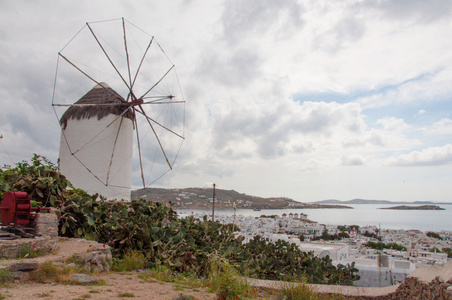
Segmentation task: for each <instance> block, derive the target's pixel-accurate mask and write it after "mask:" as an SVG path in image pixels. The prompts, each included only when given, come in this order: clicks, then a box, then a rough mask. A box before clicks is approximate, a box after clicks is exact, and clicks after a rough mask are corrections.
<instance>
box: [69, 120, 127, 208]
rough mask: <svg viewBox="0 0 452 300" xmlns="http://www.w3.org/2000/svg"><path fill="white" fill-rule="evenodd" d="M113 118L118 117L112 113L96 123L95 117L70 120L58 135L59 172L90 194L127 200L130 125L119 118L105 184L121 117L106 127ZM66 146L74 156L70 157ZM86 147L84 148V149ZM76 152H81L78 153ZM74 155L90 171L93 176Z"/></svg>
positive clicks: (75, 185)
mask: <svg viewBox="0 0 452 300" xmlns="http://www.w3.org/2000/svg"><path fill="white" fill-rule="evenodd" d="M115 118H117V116H116V115H112V114H111V115H108V116H107V117H104V118H102V119H101V120H98V119H97V116H96V117H93V118H90V119H80V120H77V119H69V120H68V122H67V127H66V129H65V130H63V131H62V133H61V141H60V171H61V173H62V174H63V175H65V176H66V177H67V179H68V180H69V181H70V182H71V183H72V184H73V185H74V187H76V188H81V189H83V190H85V191H87V192H88V193H90V194H94V193H98V194H100V195H102V196H104V197H106V198H107V199H109V200H113V199H125V200H129V201H130V188H131V174H132V152H133V124H132V121H131V120H130V119H128V118H122V119H123V121H122V124H121V129H120V130H119V136H118V141H117V142H116V147H115V150H114V156H113V162H112V165H111V167H110V175H109V177H108V182H107V172H108V169H109V165H110V160H111V155H112V151H113V146H114V144H115V138H116V135H117V133H118V129H119V124H120V121H121V118H118V119H117V120H116V121H114V123H113V124H111V125H110V126H109V127H107V125H108V124H110V123H111V122H112V121H113V120H115ZM63 133H64V135H65V136H66V139H67V141H68V142H66V139H65V138H64V136H63ZM87 143H88V144H87ZM68 144H69V146H70V149H71V150H72V152H74V153H75V154H74V155H71V151H69V148H68ZM85 144H87V145H86V146H84V145H85ZM78 149H81V150H79V151H77V150H78ZM74 156H76V157H77V158H78V159H79V160H80V161H81V162H82V163H83V164H84V165H85V166H86V167H87V168H88V169H89V170H91V172H92V174H91V173H90V172H89V171H88V170H87V168H85V167H84V166H83V165H82V164H81V163H80V162H79V161H78V160H77V159H76V157H74ZM93 174H94V175H95V176H97V177H98V178H99V179H96V177H95V176H94V175H93Z"/></svg>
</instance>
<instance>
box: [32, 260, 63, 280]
mask: <svg viewBox="0 0 452 300" xmlns="http://www.w3.org/2000/svg"><path fill="white" fill-rule="evenodd" d="M59 275H60V272H59V270H58V269H57V267H56V266H55V265H54V264H53V263H52V262H49V261H46V262H43V263H41V264H39V268H38V269H37V270H36V271H34V272H31V273H30V279H31V280H32V281H36V282H39V283H45V282H49V281H59V280H60V277H59Z"/></svg>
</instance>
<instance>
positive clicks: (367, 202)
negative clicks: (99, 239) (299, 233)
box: [310, 199, 452, 205]
mask: <svg viewBox="0 0 452 300" xmlns="http://www.w3.org/2000/svg"><path fill="white" fill-rule="evenodd" d="M310 203H317V204H339V205H343V204H413V205H435V204H452V203H446V202H432V201H413V202H403V201H389V200H366V199H352V200H347V201H341V200H335V199H328V200H321V201H315V202H310Z"/></svg>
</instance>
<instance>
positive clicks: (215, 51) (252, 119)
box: [0, 0, 452, 202]
mask: <svg viewBox="0 0 452 300" xmlns="http://www.w3.org/2000/svg"><path fill="white" fill-rule="evenodd" d="M120 17H124V18H125V19H127V20H128V21H130V22H132V23H133V24H135V25H137V26H138V27H139V28H141V29H143V30H145V31H146V32H148V33H150V34H152V35H154V36H155V37H156V38H157V39H158V41H159V43H160V44H161V45H162V46H163V47H164V48H165V52H166V53H167V54H168V56H169V57H170V58H171V60H172V61H173V62H174V63H175V64H176V67H177V72H178V75H179V80H180V82H181V85H182V88H183V91H184V95H185V99H186V101H187V103H186V127H185V132H186V140H185V142H184V144H183V147H182V150H181V153H180V155H179V160H178V161H177V164H176V166H175V168H174V170H173V171H172V172H171V173H169V174H168V175H166V176H165V177H164V178H163V179H162V180H160V181H159V182H158V183H157V184H156V185H155V186H163V187H167V188H169V187H207V186H210V185H211V184H212V183H216V184H217V185H218V186H219V187H220V188H223V189H234V190H236V191H239V192H243V193H247V194H252V195H257V196H263V197H270V196H287V197H290V198H293V199H295V200H297V201H303V202H309V201H317V200H324V199H339V200H349V199H353V198H364V199H386V200H393V201H397V200H401V201H421V200H430V201H450V202H452V196H451V195H452V84H451V82H452V51H451V49H452V37H451V32H452V2H451V1H442V0H431V1H423V0H409V1H408V0H393V1H384V0H381V1H352V0H351V1H326V0H325V1H318V0H311V1H308V0H303V1H301V0H300V1H296V0H247V1H240V0H210V1H200V0H185V1H148V0H146V1H21V0H16V1H6V0H0V66H1V69H0V103H1V109H0V134H2V135H3V138H2V139H1V140H0V164H1V165H3V164H14V163H16V162H18V161H21V160H29V159H30V158H31V157H32V154H33V153H38V154H41V155H44V156H46V157H48V158H49V159H51V160H52V161H53V162H56V161H57V159H58V151H59V143H60V141H59V139H60V128H59V125H58V121H57V119H56V117H55V114H54V111H53V109H52V107H51V102H52V92H53V83H54V78H55V69H56V62H57V53H58V51H60V49H62V47H63V46H64V45H65V44H66V43H67V42H68V41H69V40H70V39H71V38H72V37H73V36H74V34H75V33H77V31H78V30H79V29H80V28H82V26H83V25H84V24H85V22H90V21H98V20H107V19H115V18H120Z"/></svg>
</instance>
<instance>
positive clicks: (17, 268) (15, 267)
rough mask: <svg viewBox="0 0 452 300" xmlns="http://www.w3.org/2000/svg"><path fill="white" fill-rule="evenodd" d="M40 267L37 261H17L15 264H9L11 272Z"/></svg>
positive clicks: (27, 270)
mask: <svg viewBox="0 0 452 300" xmlns="http://www.w3.org/2000/svg"><path fill="white" fill-rule="evenodd" d="M38 267H39V264H38V263H37V262H19V263H15V264H12V265H11V266H9V270H10V271H11V272H17V271H21V272H31V271H34V270H37V269H38Z"/></svg>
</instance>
